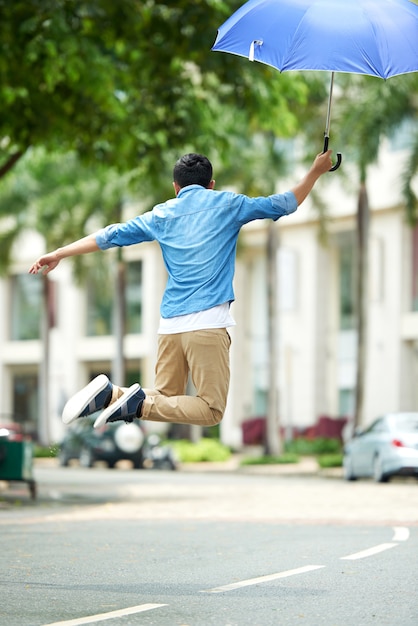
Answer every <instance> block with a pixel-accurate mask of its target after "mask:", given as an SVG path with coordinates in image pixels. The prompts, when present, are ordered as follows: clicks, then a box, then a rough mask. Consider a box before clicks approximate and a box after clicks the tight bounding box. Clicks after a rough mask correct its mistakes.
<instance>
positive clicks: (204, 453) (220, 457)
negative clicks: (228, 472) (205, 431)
mask: <svg viewBox="0 0 418 626" xmlns="http://www.w3.org/2000/svg"><path fill="white" fill-rule="evenodd" d="M170 446H171V447H172V448H173V449H174V451H175V453H176V455H177V458H178V459H179V461H180V462H181V463H200V462H202V461H204V462H220V461H227V460H228V459H229V458H230V456H231V450H230V449H229V448H228V447H227V446H224V445H223V444H222V443H220V442H219V441H217V440H216V439H207V438H205V437H204V438H202V439H200V441H198V442H197V443H192V442H191V441H188V440H187V439H181V440H179V441H170Z"/></svg>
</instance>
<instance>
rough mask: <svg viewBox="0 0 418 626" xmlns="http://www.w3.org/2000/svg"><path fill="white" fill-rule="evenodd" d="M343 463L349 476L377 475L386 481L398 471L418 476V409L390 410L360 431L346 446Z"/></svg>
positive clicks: (345, 472)
mask: <svg viewBox="0 0 418 626" xmlns="http://www.w3.org/2000/svg"><path fill="white" fill-rule="evenodd" d="M343 465H344V477H345V479H346V480H356V479H357V478H364V477H373V478H374V480H375V481H376V482H381V483H383V482H387V481H388V480H389V479H390V478H391V476H395V475H401V476H415V477H416V478H418V413H389V414H387V415H383V416H382V417H379V418H378V419H376V420H375V421H374V422H373V424H372V425H371V426H369V428H367V429H366V430H364V431H359V432H356V434H355V436H354V438H353V439H352V440H351V441H349V442H348V443H347V444H346V445H345V447H344V462H343Z"/></svg>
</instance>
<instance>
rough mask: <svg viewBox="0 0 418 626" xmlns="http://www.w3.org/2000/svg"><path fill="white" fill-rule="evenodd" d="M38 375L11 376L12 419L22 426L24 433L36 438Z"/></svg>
mask: <svg viewBox="0 0 418 626" xmlns="http://www.w3.org/2000/svg"><path fill="white" fill-rule="evenodd" d="M38 390H39V385H38V376H37V375H36V374H16V375H15V376H13V420H14V421H15V422H18V423H19V424H21V425H22V426H23V429H24V431H25V433H26V434H28V435H31V436H32V437H33V438H34V439H37V438H38V426H39V425H38V414H39V410H38V409H39V405H38Z"/></svg>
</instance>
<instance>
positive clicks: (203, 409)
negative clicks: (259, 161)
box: [141, 328, 231, 426]
mask: <svg viewBox="0 0 418 626" xmlns="http://www.w3.org/2000/svg"><path fill="white" fill-rule="evenodd" d="M230 344H231V339H230V336H229V334H228V332H227V330H226V329H225V328H214V329H211V330H194V331H191V332H187V333H176V334H174V335H159V337H158V355H157V365H156V368H155V389H144V391H145V393H146V398H145V400H144V403H143V406H142V416H141V417H142V419H144V420H150V421H154V422H175V423H177V424H195V425H197V426H214V425H215V424H219V422H220V421H221V419H222V417H223V414H224V411H225V406H226V399H227V395H228V388H229V347H230ZM189 371H190V374H191V378H192V381H193V384H194V386H195V388H196V392H197V395H196V396H186V395H184V394H185V392H186V385H187V380H188V374H189Z"/></svg>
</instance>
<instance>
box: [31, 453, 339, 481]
mask: <svg viewBox="0 0 418 626" xmlns="http://www.w3.org/2000/svg"><path fill="white" fill-rule="evenodd" d="M244 458H248V454H242V453H236V454H233V455H232V456H231V458H230V459H228V460H227V461H223V462H202V463H180V464H179V471H181V472H187V473H188V472H195V473H199V472H201V473H208V472H212V473H222V472H237V473H240V474H254V475H258V476H263V475H264V476H271V475H277V476H315V475H318V476H326V477H329V478H342V476H343V469H342V467H331V468H327V469H321V468H320V467H319V465H318V463H317V461H316V459H315V457H301V458H300V461H299V462H298V463H275V464H271V465H270V464H266V465H241V461H242V460H243V459H244ZM34 466H35V467H58V460H57V459H56V458H50V459H49V458H39V459H34Z"/></svg>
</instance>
